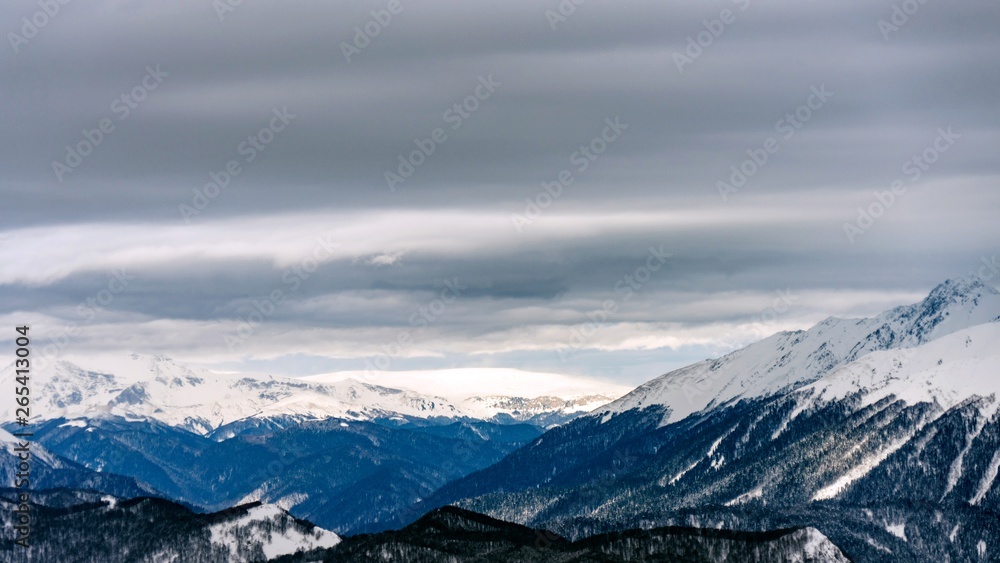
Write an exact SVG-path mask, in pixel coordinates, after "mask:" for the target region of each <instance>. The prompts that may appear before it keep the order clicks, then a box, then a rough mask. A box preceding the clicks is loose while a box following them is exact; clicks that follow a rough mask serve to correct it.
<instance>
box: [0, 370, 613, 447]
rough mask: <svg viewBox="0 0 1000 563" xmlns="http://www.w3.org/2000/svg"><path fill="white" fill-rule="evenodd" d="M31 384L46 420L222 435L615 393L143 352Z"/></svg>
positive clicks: (540, 413) (552, 417) (512, 413)
mask: <svg viewBox="0 0 1000 563" xmlns="http://www.w3.org/2000/svg"><path fill="white" fill-rule="evenodd" d="M14 374H15V370H14V368H13V365H11V366H8V367H7V368H5V369H3V370H0V384H3V383H4V382H7V381H8V380H10V381H12V378H13V377H14ZM34 381H35V382H36V383H35V385H36V386H37V389H33V396H34V397H35V399H34V404H35V409H34V412H36V413H40V415H41V417H42V418H43V419H54V418H66V419H88V418H95V417H104V416H115V417H120V418H125V419H137V420H138V419H142V420H156V421H159V422H162V423H164V424H168V425H170V426H176V427H179V428H183V429H185V430H188V431H191V432H195V433H198V434H211V433H214V435H215V436H217V437H218V438H219V439H226V438H229V437H232V435H235V434H234V433H233V432H230V433H225V432H217V431H218V430H219V428H221V427H224V426H229V427H231V428H237V427H250V426H255V425H259V424H264V425H269V426H271V427H287V426H289V425H293V424H296V423H298V422H302V421H307V420H323V419H326V418H337V419H346V420H373V419H380V418H393V417H399V418H422V419H436V418H440V419H450V420H458V419H461V418H477V419H481V420H490V421H494V422H501V423H521V422H530V421H536V422H537V424H538V425H539V426H542V427H548V426H551V425H553V424H561V423H564V422H567V421H569V420H572V419H573V418H576V417H577V416H580V415H582V414H584V413H585V412H586V410H588V409H591V408H596V407H598V406H600V405H601V404H603V403H606V402H608V401H610V400H612V399H613V398H614V397H611V396H600V395H594V396H588V397H584V398H582V399H574V398H568V399H563V398H554V397H539V398H530V399H526V398H522V397H470V398H469V399H467V400H466V401H464V402H459V403H456V402H453V401H450V400H448V399H445V398H443V397H435V396H430V395H424V394H421V393H417V392H414V391H408V390H401V389H393V388H389V387H382V386H378V385H372V384H369V383H364V382H361V381H355V380H352V379H347V380H342V381H329V382H324V381H315V380H308V379H296V378H283V377H273V376H261V375H241V374H237V375H233V374H219V373H213V372H209V371H207V370H195V369H191V368H188V367H187V366H185V365H183V364H181V363H178V362H176V361H174V360H172V359H171V358H169V357H166V356H142V355H138V354H132V355H130V356H126V357H123V358H120V359H119V360H118V361H116V362H114V365H113V366H111V369H107V370H104V369H102V370H99V371H94V370H88V369H84V368H81V367H79V366H77V365H74V364H72V363H70V362H65V361H62V362H56V363H54V364H53V365H52V366H51V367H49V368H47V369H46V370H41V371H38V372H37V373H36V374H35V376H34ZM12 408H13V407H11V406H6V407H4V408H3V409H2V410H0V415H3V416H7V415H9V414H11V412H10V411H11V410H12ZM7 419H10V417H9V416H7ZM33 420H36V419H33Z"/></svg>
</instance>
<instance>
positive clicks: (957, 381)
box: [420, 282, 1000, 558]
mask: <svg viewBox="0 0 1000 563" xmlns="http://www.w3.org/2000/svg"><path fill="white" fill-rule="evenodd" d="M996 297H997V292H996V291H995V290H992V288H986V287H985V286H982V285H981V284H978V283H965V284H960V283H955V282H949V283H947V284H944V285H942V286H940V287H939V288H936V289H935V291H934V292H933V293H932V294H931V296H930V297H929V298H928V299H926V300H924V301H923V302H922V303H921V304H918V305H916V306H912V307H901V308H897V309H895V310H893V311H890V312H888V313H886V314H883V315H880V316H879V317H877V318H876V319H874V320H869V321H848V322H847V323H849V324H846V325H845V324H844V323H845V321H836V320H828V321H825V322H824V323H821V324H820V325H818V326H817V327H816V328H814V329H812V330H811V331H807V332H806V333H799V334H797V335H779V336H778V337H774V338H772V339H768V340H765V341H763V342H762V343H758V344H757V345H753V346H751V347H749V348H748V349H747V350H749V349H750V348H753V350H751V351H750V352H747V351H743V353H740V352H736V353H734V354H731V355H730V356H727V359H725V362H722V361H721V360H720V362H721V363H720V364H719V365H720V367H719V369H718V370H716V371H718V372H724V373H728V374H730V375H732V376H733V377H732V378H730V379H729V380H728V381H727V383H726V384H725V385H720V386H719V387H718V390H717V391H716V392H715V395H713V399H710V400H707V403H706V404H708V405H711V406H710V407H709V408H707V409H701V408H698V410H697V412H694V413H691V414H689V415H687V416H685V417H684V418H682V419H680V420H675V417H676V416H677V413H678V412H683V411H684V409H688V410H690V409H693V408H696V407H693V406H692V405H693V404H696V403H693V402H692V403H688V404H685V403H684V400H685V395H684V391H683V387H682V388H680V390H679V391H677V392H674V393H670V392H667V391H669V387H665V386H664V381H665V380H664V378H661V379H660V380H656V381H655V383H656V385H648V386H644V388H640V389H639V390H637V392H636V393H635V394H633V395H630V396H627V397H626V398H624V399H622V400H621V401H619V402H617V403H616V404H612V405H610V406H609V407H608V408H606V409H603V408H602V409H598V411H596V412H594V413H592V414H591V415H588V416H585V417H582V418H580V419H577V420H575V421H573V422H571V423H569V424H567V425H564V426H562V427H559V428H555V429H553V430H550V431H549V432H547V433H545V434H544V435H542V436H540V437H539V438H538V439H536V440H534V441H532V442H531V443H530V444H528V445H526V446H525V447H523V448H521V449H520V450H518V451H516V452H513V453H512V454H511V455H509V456H508V457H507V458H505V459H504V460H502V461H501V462H500V463H498V464H496V465H494V466H492V467H490V468H487V469H484V470H482V471H479V472H476V473H474V474H472V475H469V476H468V477H465V478H462V479H459V480H457V481H455V482H453V483H449V484H448V485H446V486H445V487H443V488H442V489H441V490H440V491H438V492H437V493H435V495H434V496H432V497H430V498H429V499H427V500H426V501H424V502H423V503H421V506H420V508H422V509H429V508H432V507H434V506H439V505H443V504H454V503H459V504H460V505H461V506H464V507H467V508H469V509H472V510H476V511H479V512H485V513H488V514H490V515H492V516H495V517H498V518H502V519H505V520H510V521H514V522H519V523H522V524H526V525H531V526H546V527H554V529H563V528H560V527H561V526H564V527H566V528H565V530H566V533H567V534H569V535H571V536H574V537H579V536H580V535H586V534H589V533H593V532H594V531H601V530H607V529H622V528H623V527H634V526H636V525H643V523H654V524H658V525H659V524H664V523H667V522H670V520H671V519H672V518H673V517H674V516H675V515H676V514H678V513H679V512H681V511H691V510H698V509H707V507H726V506H729V507H733V508H734V509H736V508H741V509H747V510H750V509H754V508H761V509H763V507H767V511H769V512H773V513H774V514H782V513H786V512H787V511H795V510H799V509H800V508H802V507H809V506H812V505H814V504H815V503H817V502H820V501H830V500H835V501H838V502H839V503H841V506H844V507H851V506H869V505H873V504H874V505H879V504H885V503H887V502H904V501H905V502H916V503H931V504H932V505H934V506H941V507H945V506H952V505H954V504H956V503H963V504H966V505H973V506H975V507H977V508H981V509H983V510H986V511H988V512H991V513H1000V481H998V479H997V474H998V473H1000V470H998V468H1000V415H998V413H997V411H998V409H997V404H998V398H1000V378H997V377H996V374H997V373H1000V323H996V322H987V323H985V324H979V325H975V326H971V327H963V326H962V325H963V324H965V323H972V322H976V321H979V320H982V319H989V320H991V321H992V320H995V319H996V316H995V314H994V313H995V311H996V309H995V307H997V306H998V305H997V303H998V301H997V299H996ZM847 326H850V327H864V330H854V332H853V334H854V338H853V339H852V338H846V337H842V338H834V339H830V337H831V335H834V334H840V335H842V336H843V335H844V334H846V333H845V332H844V329H845V327H847ZM872 327H878V328H876V329H875V330H869V329H871V328H872ZM886 327H888V328H886ZM904 329H905V331H910V332H904ZM820 337H823V338H826V339H828V340H829V343H828V344H827V345H826V346H824V345H823V344H822V343H819V338H820ZM787 338H791V340H790V341H788V342H789V344H788V345H787V346H783V345H781V344H780V343H782V342H785V339H787ZM796 341H797V342H796ZM903 345H905V346H907V347H901V346H903ZM876 347H882V348H884V350H883V351H871V349H872V348H876ZM768 349H769V350H770V352H769V353H764V351H765V350H768ZM826 354H829V356H830V361H829V362H824V361H820V359H821V358H822V357H824V355H826ZM838 354H843V358H845V359H844V360H843V361H836V360H834V358H835V357H837V356H838ZM850 358H853V359H852V360H851V361H847V359H850ZM751 360H752V361H751ZM712 363H713V362H703V363H701V364H697V365H696V366H692V367H691V368H686V369H684V370H679V371H678V372H674V373H673V374H672V375H670V377H666V376H665V377H666V382H667V383H670V382H671V381H673V382H674V383H676V381H678V380H680V381H686V380H687V378H688V377H689V376H700V375H705V373H711V370H709V371H708V372H705V371H704V370H705V369H706V367H705V366H709V367H710V366H711V364H712ZM737 366H742V367H743V368H744V369H746V370H747V371H746V372H744V373H743V374H741V373H740V372H739V370H736V367H737ZM793 368H794V369H793ZM807 368H808V369H810V370H814V371H812V372H810V371H808V370H807ZM810 373H812V375H810ZM790 381H793V382H794V381H797V382H798V383H793V384H789V383H788V382H790ZM733 382H737V383H738V384H739V385H744V384H745V386H743V387H742V389H744V390H745V391H744V392H741V393H739V394H737V395H735V396H733V397H729V398H727V397H728V395H727V393H730V391H731V389H730V388H729V385H730V384H731V383H733ZM715 383H717V382H712V384H715ZM739 385H738V386H739ZM772 389H773V390H772ZM630 404H633V405H636V406H633V407H631V408H624V407H625V406H628V405H630ZM843 510H851V509H850V508H843ZM814 524H815V525H816V527H818V528H819V529H820V530H821V531H822V532H823V533H826V534H827V535H830V533H833V532H831V531H830V530H829V529H827V528H824V527H823V526H825V525H826V524H824V523H823V522H818V523H816V522H813V523H809V522H805V521H794V520H793V521H786V522H785V523H784V524H783V525H791V526H806V525H814ZM831 525H832V524H831ZM834 531H836V530H834ZM901 533H903V532H901ZM831 537H833V536H831ZM940 537H941V536H937V538H938V540H940ZM835 541H838V545H840V543H839V540H837V539H836V538H835ZM873 541H878V540H874V539H873ZM970 541H971V540H970ZM978 541H986V542H987V544H988V546H992V545H993V543H994V542H992V540H989V538H980V539H977V540H976V542H978ZM883 543H884V542H883ZM909 545H911V548H912V549H916V551H914V553H915V554H916V555H914V556H915V557H918V558H919V557H923V556H925V555H926V554H928V553H947V552H948V551H947V550H946V549H945V548H944V547H943V546H942V545H933V546H925V547H921V548H919V549H917V548H916V547H914V546H913V545H912V542H911V544H909ZM977 551H978V543H975V542H973V543H971V544H968V543H967V544H963V547H962V550H961V551H960V552H959V555H961V556H962V557H965V556H967V555H969V554H970V553H975V552H977Z"/></svg>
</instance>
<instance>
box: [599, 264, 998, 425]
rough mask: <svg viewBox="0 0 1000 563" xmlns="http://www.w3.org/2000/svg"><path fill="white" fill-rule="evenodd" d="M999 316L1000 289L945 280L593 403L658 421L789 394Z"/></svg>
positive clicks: (604, 412) (609, 410) (608, 411)
mask: <svg viewBox="0 0 1000 563" xmlns="http://www.w3.org/2000/svg"><path fill="white" fill-rule="evenodd" d="M997 320H1000V292H998V291H997V290H996V289H994V288H993V287H991V286H988V285H986V284H984V283H982V282H981V281H980V280H978V279H974V278H971V279H960V280H949V281H946V282H945V283H943V284H941V285H939V286H938V287H936V288H934V290H933V291H931V293H930V295H928V297H927V298H926V299H924V300H923V301H921V302H920V303H917V304H914V305H907V306H902V307H897V308H895V309H892V310H889V311H886V312H885V313H882V314H881V315H878V316H877V317H873V318H869V319H837V318H832V317H831V318H829V319H827V320H825V321H823V322H821V323H819V324H817V325H816V326H814V327H813V328H811V329H809V330H807V331H795V332H782V333H778V334H775V335H773V336H771V337H768V338H766V339H764V340H761V341H759V342H756V343H754V344H751V345H749V346H747V347H745V348H742V349H740V350H737V351H735V352H732V353H730V354H728V355H726V356H723V357H722V358H719V359H717V360H705V361H703V362H699V363H697V364H693V365H691V366H687V367H685V368H681V369H679V370H676V371H673V372H670V373H668V374H666V375H663V376H661V377H659V378H657V379H654V380H652V381H649V382H647V383H645V384H643V385H641V386H640V387H638V388H637V389H636V390H635V391H633V392H631V393H629V394H628V395H626V396H624V397H622V398H621V399H619V400H617V401H614V402H613V403H610V404H609V405H607V406H606V407H605V408H601V409H598V410H597V411H595V412H594V413H593V415H592V416H604V417H605V418H604V420H607V417H608V416H612V415H615V414H619V413H622V412H626V411H629V410H632V409H642V408H647V407H651V406H659V407H665V408H666V410H667V413H666V415H665V417H664V420H663V423H664V424H667V423H669V422H675V421H677V420H680V419H683V418H684V417H686V416H688V415H690V414H693V413H696V412H700V411H702V410H704V409H706V408H710V407H714V406H718V405H720V404H724V403H726V402H729V401H732V400H735V399H739V398H751V397H763V396H769V395H774V394H777V393H781V392H787V391H790V390H793V389H796V388H799V387H801V386H803V385H807V384H809V383H812V382H814V381H816V380H818V379H820V378H822V377H823V376H825V375H827V374H829V373H831V372H832V371H834V370H835V369H837V368H838V367H841V366H844V365H847V364H849V363H851V362H854V361H856V360H858V359H861V358H864V357H866V356H867V355H869V354H871V353H872V352H877V351H880V350H898V349H906V348H913V347H915V346H919V345H921V344H924V343H927V342H931V341H933V340H935V339H938V338H941V337H943V336H946V335H949V334H952V333H955V332H957V331H961V330H963V329H966V328H968V327H972V326H976V325H980V324H986V323H988V324H995V321H997Z"/></svg>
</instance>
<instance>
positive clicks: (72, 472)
mask: <svg viewBox="0 0 1000 563" xmlns="http://www.w3.org/2000/svg"><path fill="white" fill-rule="evenodd" d="M20 430H24V428H21V429H20ZM27 440H30V444H29V445H28V455H30V458H29V459H28V461H29V463H30V467H31V469H30V479H29V486H28V488H29V489H30V490H35V489H55V488H60V487H67V488H71V489H86V490H93V491H99V492H102V493H108V494H113V495H119V496H128V497H136V496H140V495H149V494H155V493H156V490H155V489H154V488H152V487H150V486H149V485H147V484H145V483H142V482H138V481H136V480H135V479H132V478H129V477H124V476H121V475H116V474H114V473H100V472H97V471H93V470H90V469H88V468H86V467H84V466H83V465H80V464H78V463H74V462H72V461H70V460H68V459H65V458H63V457H61V456H58V455H56V454H54V453H52V452H51V451H49V450H48V449H46V448H45V447H44V446H43V445H42V444H40V443H37V442H36V441H35V440H36V438H35V437H34V436H32V437H30V438H27ZM24 441H25V439H24V438H19V437H16V436H14V435H12V434H11V433H9V432H7V431H6V430H4V429H2V428H0V483H3V484H4V485H6V486H10V485H14V484H15V483H16V482H17V481H20V480H21V479H18V478H16V475H17V473H19V469H18V463H19V461H20V458H19V457H18V456H19V455H22V453H23V450H21V449H20V448H21V447H22V445H23V444H24Z"/></svg>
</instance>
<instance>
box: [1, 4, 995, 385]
mask: <svg viewBox="0 0 1000 563" xmlns="http://www.w3.org/2000/svg"><path fill="white" fill-rule="evenodd" d="M232 3H233V4H236V2H232ZM53 4H57V3H55V2H53ZM40 6H41V4H39V3H37V2H34V1H18V2H4V3H3V5H2V7H0V22H2V29H0V31H2V32H3V34H4V39H5V42H4V45H2V46H0V47H2V48H0V77H2V79H0V100H2V105H0V197H2V203H0V205H2V210H3V213H2V219H0V221H2V223H0V327H2V326H6V327H8V328H7V329H6V330H8V331H9V332H11V333H12V331H13V327H14V326H15V325H20V324H24V323H28V324H31V326H32V331H33V336H34V337H35V339H36V340H35V342H36V347H37V353H38V354H40V355H46V356H51V357H58V356H62V355H68V354H96V353H118V352H133V351H135V352H144V353H164V354H168V355H171V356H173V357H175V358H177V359H180V360H186V361H190V362H195V363H201V364H203V365H211V366H216V367H223V368H228V369H255V370H262V371H271V372H274V373H287V374H310V373H318V372H327V371H337V370H363V369H366V367H367V368H371V366H375V367H377V368H379V369H388V370H405V369H434V368H441V367H476V366H494V367H513V368H521V369H530V370H540V371H552V372H560V373H566V374H587V375H591V376H596V377H601V378H607V379H609V380H615V381H618V382H622V383H628V384H634V383H640V382H642V381H645V380H647V379H650V378H652V377H654V376H656V375H659V374H660V373H663V372H665V371H667V370H668V369H670V368H674V367H679V366H680V365H683V364H686V363H690V362H692V361H696V360H700V359H703V358H705V357H708V356H715V355H718V354H721V353H723V352H725V351H728V350H732V349H733V348H735V347H738V346H740V345H743V344H746V343H748V342H751V341H753V340H756V339H759V338H761V337H763V336H766V335H768V334H770V333H773V332H776V331H778V330H782V329H793V328H806V327H808V326H810V325H811V324H812V323H814V322H817V321H819V320H821V319H822V318H824V317H826V316H829V315H840V316H860V315H868V314H872V313H876V312H879V311H881V310H883V309H885V308H887V307H890V306H893V305H898V304H903V303H909V302H914V301H917V300H919V299H920V298H921V296H922V295H924V294H926V293H927V292H928V291H929V290H930V289H931V288H932V287H933V286H934V285H936V284H937V283H939V282H941V281H943V280H944V279H946V278H949V277H955V276H961V275H966V274H968V273H969V272H973V271H986V272H987V273H989V274H990V275H993V273H992V272H993V270H992V269H989V268H987V269H986V270H983V268H984V267H985V264H987V263H989V264H994V263H995V260H996V255H997V253H998V251H1000V249H998V248H997V247H998V244H997V243H998V239H1000V237H998V234H1000V226H998V221H997V217H1000V190H998V179H1000V159H998V158H997V154H998V151H997V149H998V148H1000V105H998V103H997V100H998V99H1000V98H998V92H1000V65H998V64H997V54H998V53H1000V4H998V3H997V2H994V1H987V0H978V1H969V2H959V3H954V2H951V3H949V2H943V1H940V0H927V1H926V2H925V3H923V4H919V3H917V2H916V1H915V0H910V1H909V2H901V1H898V0H896V1H892V0H879V1H871V0H864V1H862V0H848V1H839V2H819V1H801V0H799V1H787V2H766V3H765V2H760V3H758V2H755V1H752V0H751V1H747V0H739V1H731V0H720V1H714V2H694V1H690V2H596V1H593V2H582V3H581V4H580V5H579V6H576V5H575V4H573V3H571V2H570V1H569V0H564V1H563V2H562V4H561V5H560V3H559V2H558V1H556V0H552V1H526V0H503V1H502V2H501V1H493V0H489V1H478V2H453V1H449V2H444V1H440V2H422V3H416V2H410V1H407V0H398V1H396V2H388V1H385V2H381V1H380V2H359V1H342V2H305V1H299V2H252V3H251V2H244V3H242V5H239V6H236V7H232V6H230V5H229V3H227V2H226V1H225V0H216V1H215V2H214V3H213V2H212V1H210V0H202V1H197V2H156V3H153V2H130V1H125V0H103V1H92V2H91V1H88V2H72V3H69V4H68V5H65V6H61V5H59V6H58V11H57V13H55V14H54V15H50V14H46V13H45V12H44V11H43V9H42V8H41V7H40ZM50 11H54V10H51V9H50ZM414 151H416V152H414ZM741 169H742V170H741ZM212 182H215V183H214V184H211V183H212ZM560 182H561V183H560ZM546 186H547V188H546ZM880 200H881V201H880ZM859 208H862V209H864V210H866V212H865V213H866V215H865V216H861V213H860V212H859ZM997 279H1000V278H997ZM993 283H994V284H995V283H996V280H994V281H993ZM0 339H2V340H4V341H9V340H11V339H12V338H11V335H10V334H5V335H2V338H0Z"/></svg>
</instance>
